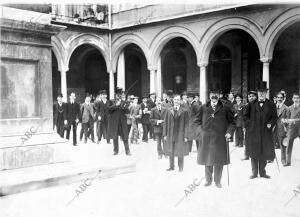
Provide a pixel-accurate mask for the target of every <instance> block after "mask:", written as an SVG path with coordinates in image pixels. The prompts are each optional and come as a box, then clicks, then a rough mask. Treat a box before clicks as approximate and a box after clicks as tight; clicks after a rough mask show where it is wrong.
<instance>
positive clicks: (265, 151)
mask: <svg viewBox="0 0 300 217" xmlns="http://www.w3.org/2000/svg"><path fill="white" fill-rule="evenodd" d="M267 92H268V88H267V83H266V82H261V83H259V86H258V88H257V95H258V100H257V101H254V102H252V103H249V106H247V107H246V109H245V112H244V120H245V121H246V122H247V121H248V122H249V127H248V129H247V130H248V136H247V141H246V142H247V143H248V145H249V156H250V158H251V167H252V175H251V176H250V179H254V178H257V175H258V173H259V175H260V177H262V178H267V179H269V178H270V176H269V175H267V173H266V170H265V167H266V164H267V161H268V160H269V161H273V160H274V158H275V148H274V142H273V138H272V129H273V127H274V126H275V125H276V121H277V111H276V105H275V104H274V103H273V102H272V101H270V100H269V99H267V98H266V96H267Z"/></svg>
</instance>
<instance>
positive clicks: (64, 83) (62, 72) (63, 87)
mask: <svg viewBox="0 0 300 217" xmlns="http://www.w3.org/2000/svg"><path fill="white" fill-rule="evenodd" d="M68 70H69V69H67V68H63V69H61V70H60V82H61V93H62V95H63V102H67V100H68V93H67V71H68Z"/></svg>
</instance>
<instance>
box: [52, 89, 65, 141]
mask: <svg viewBox="0 0 300 217" xmlns="http://www.w3.org/2000/svg"><path fill="white" fill-rule="evenodd" d="M62 98H63V95H62V94H61V93H60V94H58V96H57V102H56V103H54V105H53V119H54V126H55V127H56V131H57V133H58V135H59V136H60V137H61V138H64V132H65V125H64V120H65V119H66V115H67V109H66V103H64V102H63V101H62Z"/></svg>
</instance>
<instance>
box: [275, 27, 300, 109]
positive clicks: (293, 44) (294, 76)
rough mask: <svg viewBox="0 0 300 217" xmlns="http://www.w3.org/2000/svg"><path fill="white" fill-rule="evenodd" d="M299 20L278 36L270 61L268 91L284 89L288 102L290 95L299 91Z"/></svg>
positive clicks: (289, 101)
mask: <svg viewBox="0 0 300 217" xmlns="http://www.w3.org/2000/svg"><path fill="white" fill-rule="evenodd" d="M299 60H300V22H298V23H295V24H293V25H291V26H289V27H288V28H287V29H286V30H284V31H283V32H282V33H281V35H280V36H279V38H278V40H277V42H276V44H275V47H274V51H273V60H272V62H271V63H270V93H271V95H273V96H274V95H275V94H276V92H278V91H280V90H285V91H286V93H287V95H288V98H287V99H288V103H289V104H291V100H290V98H291V95H292V93H293V92H298V91H299V83H300V82H299V79H300V76H299V70H300V62H299Z"/></svg>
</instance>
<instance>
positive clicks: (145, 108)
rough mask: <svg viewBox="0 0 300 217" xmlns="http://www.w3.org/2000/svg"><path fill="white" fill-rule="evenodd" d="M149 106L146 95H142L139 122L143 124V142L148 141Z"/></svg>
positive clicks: (149, 124)
mask: <svg viewBox="0 0 300 217" xmlns="http://www.w3.org/2000/svg"><path fill="white" fill-rule="evenodd" d="M150 110H151V109H150V106H149V104H148V98H147V96H144V97H143V102H142V103H141V106H140V115H141V122H142V126H143V139H142V141H143V142H148V133H149V132H150V126H151V123H150Z"/></svg>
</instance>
